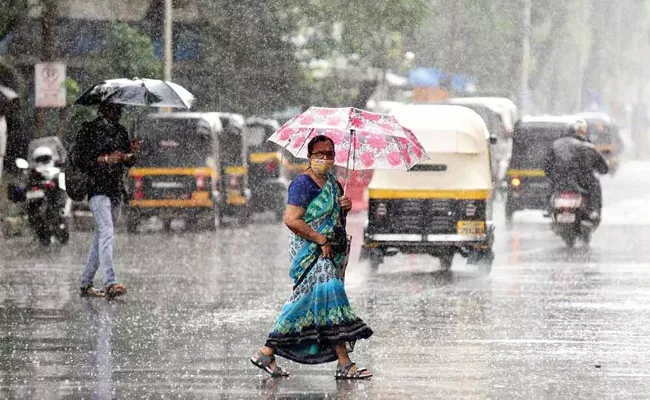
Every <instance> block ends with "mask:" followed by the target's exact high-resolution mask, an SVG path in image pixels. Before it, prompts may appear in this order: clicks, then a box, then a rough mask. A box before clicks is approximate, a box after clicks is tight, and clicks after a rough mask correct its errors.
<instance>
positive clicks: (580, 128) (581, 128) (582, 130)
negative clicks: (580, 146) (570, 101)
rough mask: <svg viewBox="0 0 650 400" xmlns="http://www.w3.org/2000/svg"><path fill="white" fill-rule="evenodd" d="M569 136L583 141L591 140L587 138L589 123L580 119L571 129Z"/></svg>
mask: <svg viewBox="0 0 650 400" xmlns="http://www.w3.org/2000/svg"><path fill="white" fill-rule="evenodd" d="M569 134H570V135H571V136H575V137H577V138H579V139H582V140H589V138H588V137H587V121H585V120H584V119H582V118H578V119H577V120H576V121H575V122H574V123H573V124H571V126H570V127H569Z"/></svg>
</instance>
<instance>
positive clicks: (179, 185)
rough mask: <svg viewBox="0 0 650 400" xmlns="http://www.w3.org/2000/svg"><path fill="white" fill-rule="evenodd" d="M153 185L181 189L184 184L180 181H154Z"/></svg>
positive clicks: (158, 187) (160, 187) (157, 187)
mask: <svg viewBox="0 0 650 400" xmlns="http://www.w3.org/2000/svg"><path fill="white" fill-rule="evenodd" d="M151 187H153V188H156V189H180V188H182V187H183V184H182V183H180V182H153V183H152V184H151Z"/></svg>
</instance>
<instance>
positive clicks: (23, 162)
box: [16, 158, 29, 169]
mask: <svg viewBox="0 0 650 400" xmlns="http://www.w3.org/2000/svg"><path fill="white" fill-rule="evenodd" d="M16 167H18V168H19V169H27V168H29V163H28V162H27V160H25V159H24V158H16Z"/></svg>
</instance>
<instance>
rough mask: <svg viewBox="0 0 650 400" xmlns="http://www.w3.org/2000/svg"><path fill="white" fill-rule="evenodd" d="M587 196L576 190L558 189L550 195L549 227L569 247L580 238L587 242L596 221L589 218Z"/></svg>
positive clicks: (595, 225)
mask: <svg viewBox="0 0 650 400" xmlns="http://www.w3.org/2000/svg"><path fill="white" fill-rule="evenodd" d="M588 202H589V198H588V197H587V196H585V195H583V194H581V193H579V192H576V191H560V192H557V193H554V194H553V195H552V196H551V228H552V230H553V232H555V233H556V234H557V235H558V236H560V237H561V238H562V240H564V242H565V243H566V245H567V246H568V247H570V248H572V247H573V246H575V244H576V241H577V240H578V239H581V240H582V241H583V242H584V243H585V244H589V241H590V240H591V234H592V233H593V231H594V230H595V229H596V227H597V223H595V222H594V221H592V220H591V219H589V215H588V208H587V205H588Z"/></svg>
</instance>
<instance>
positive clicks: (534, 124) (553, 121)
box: [505, 116, 576, 223]
mask: <svg viewBox="0 0 650 400" xmlns="http://www.w3.org/2000/svg"><path fill="white" fill-rule="evenodd" d="M575 121H576V117H575V116H538V117H525V118H523V119H522V120H520V121H517V123H516V124H515V130H514V133H513V136H512V140H513V144H512V157H511V158H510V164H509V165H508V172H507V176H508V193H507V199H506V205H505V214H506V221H507V222H508V223H511V222H512V218H513V215H514V213H515V212H517V211H520V210H546V208H547V207H548V201H549V197H548V196H549V195H550V191H551V183H550V182H549V180H548V178H547V177H546V174H545V173H544V160H545V158H546V156H547V155H548V152H549V151H550V148H551V145H552V144H553V142H554V141H555V140H556V139H559V138H561V137H563V136H566V135H567V134H568V132H569V128H570V126H571V125H572V124H574V123H575Z"/></svg>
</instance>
